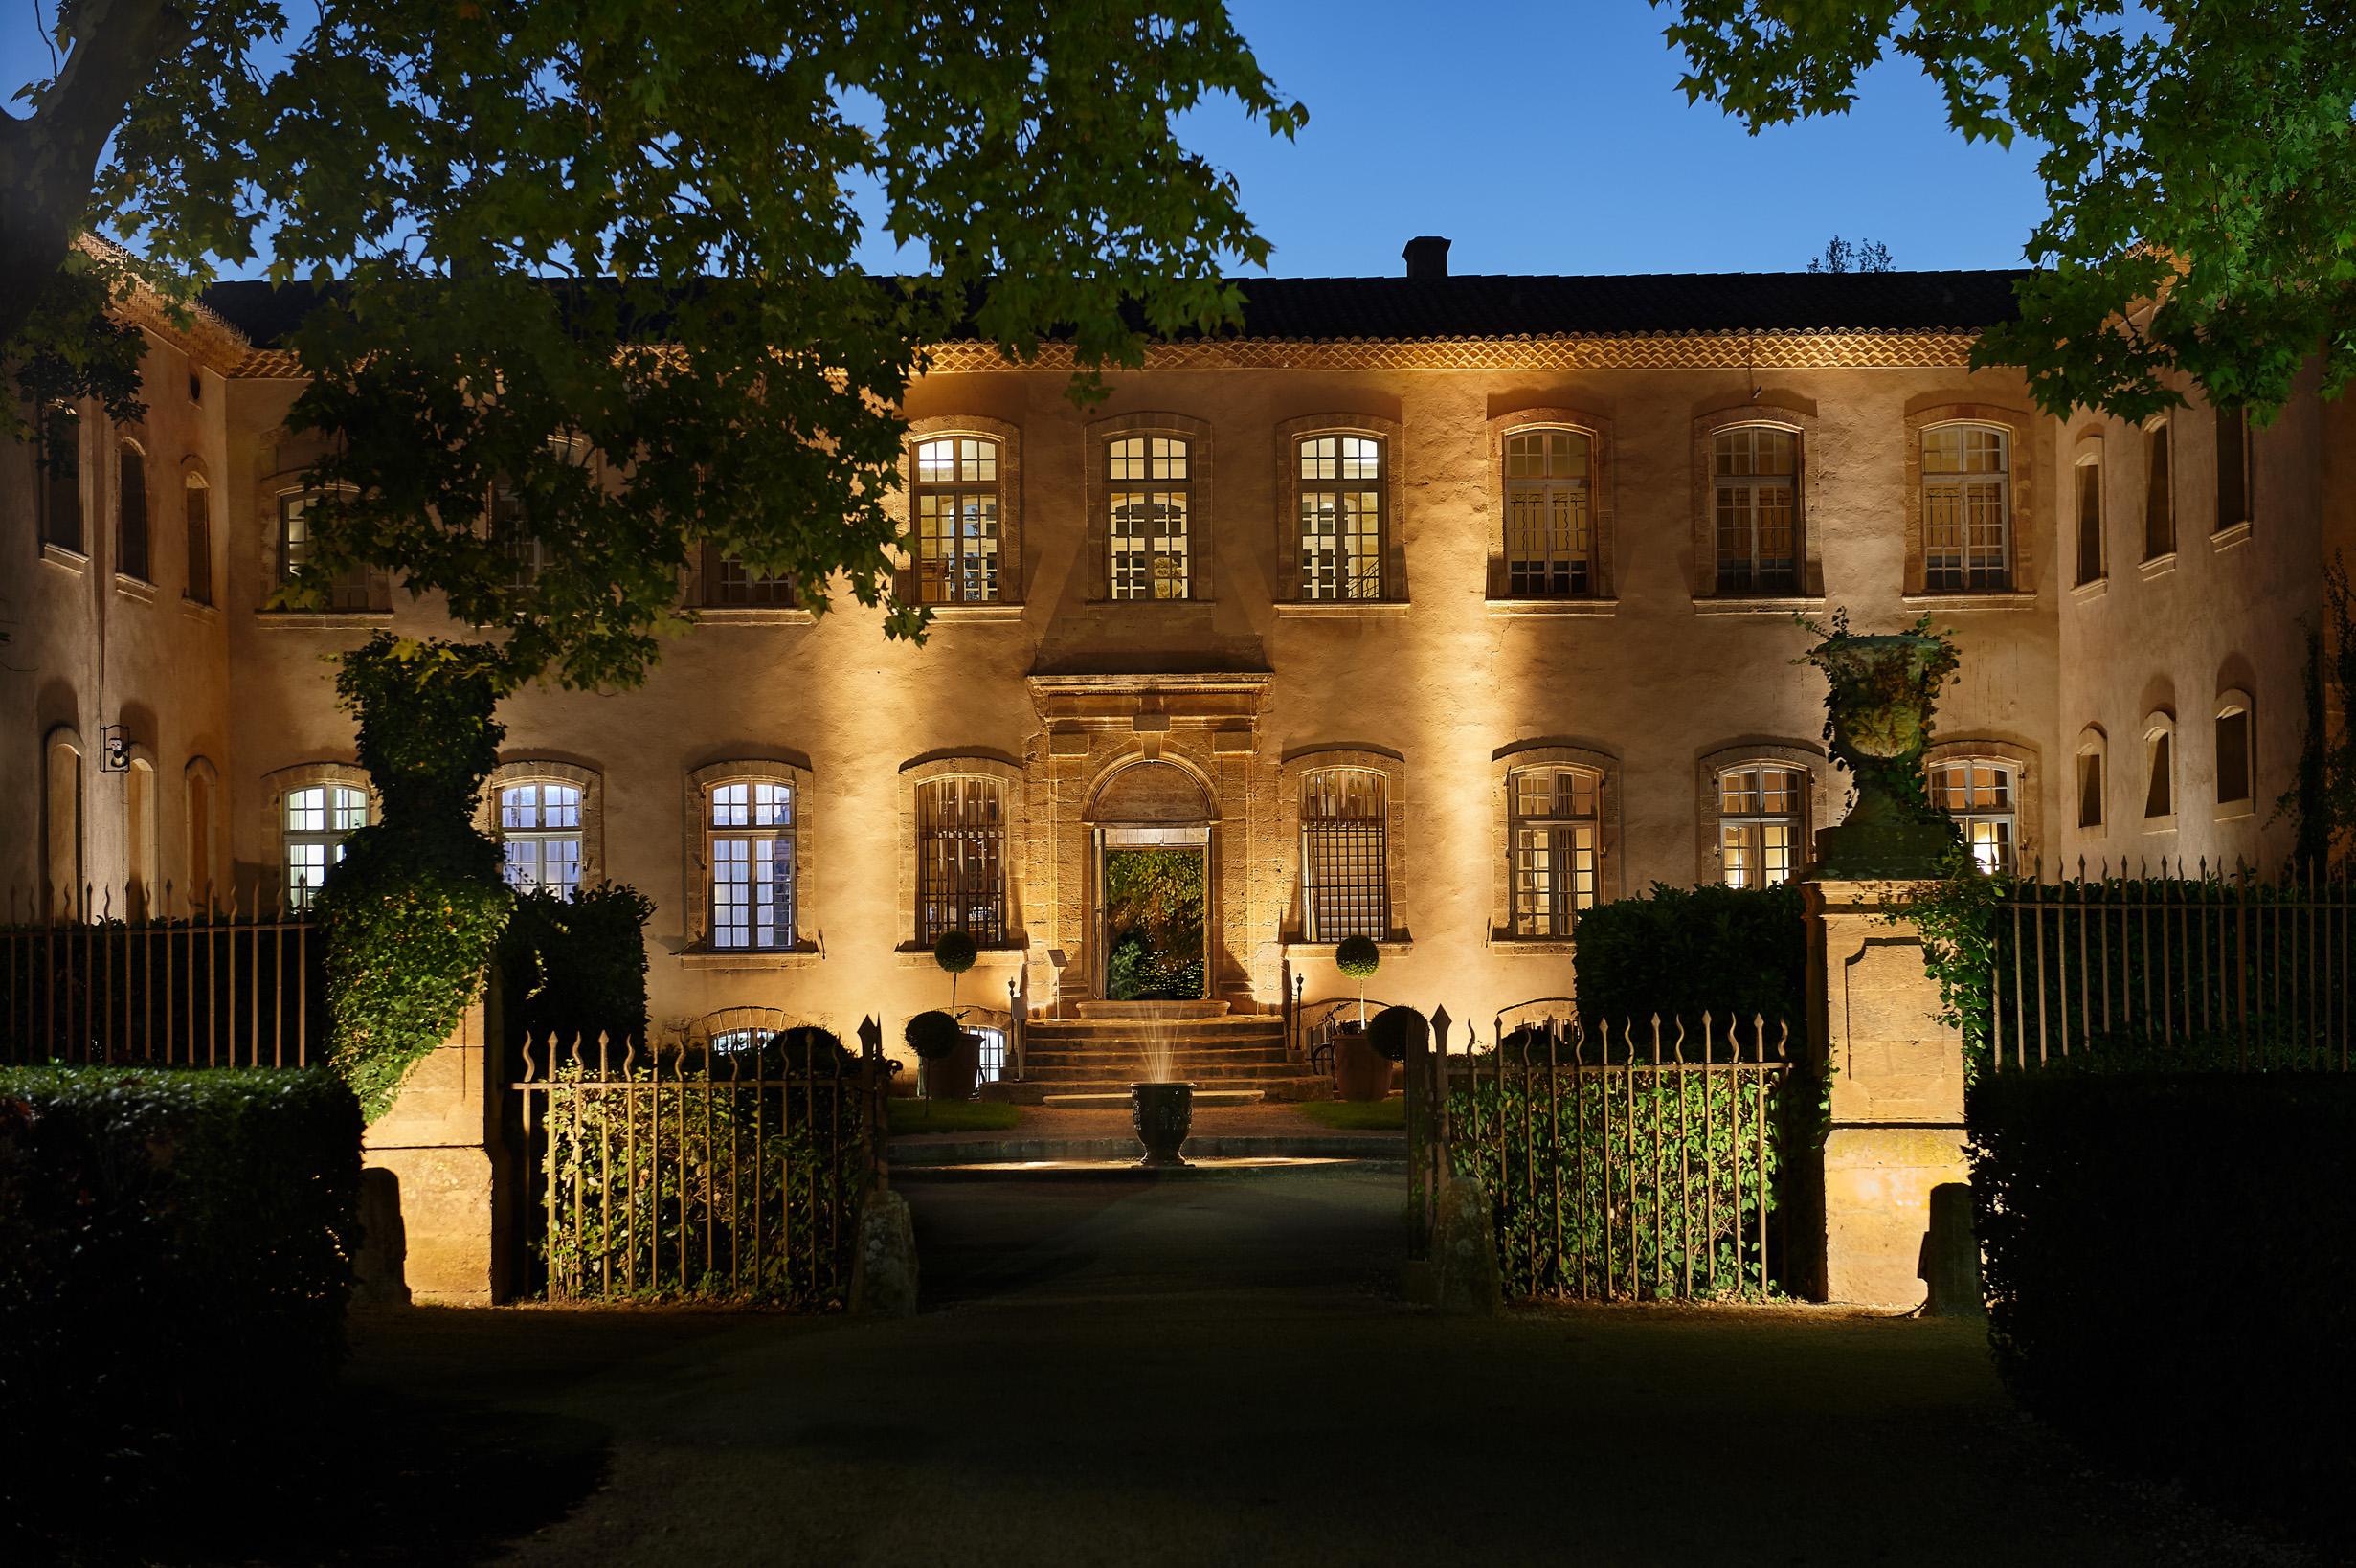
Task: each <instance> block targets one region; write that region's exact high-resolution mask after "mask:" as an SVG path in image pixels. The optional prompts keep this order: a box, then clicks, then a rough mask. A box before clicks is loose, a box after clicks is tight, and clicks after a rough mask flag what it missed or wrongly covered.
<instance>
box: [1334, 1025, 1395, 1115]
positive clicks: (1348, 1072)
mask: <svg viewBox="0 0 2356 1568" xmlns="http://www.w3.org/2000/svg"><path fill="white" fill-rule="evenodd" d="M1334 1092H1335V1093H1336V1094H1338V1095H1340V1096H1341V1097H1342V1098H1343V1099H1345V1100H1380V1099H1382V1098H1383V1097H1384V1096H1386V1095H1388V1094H1389V1093H1390V1092H1391V1059H1390V1058H1389V1057H1386V1056H1384V1055H1383V1054H1382V1053H1381V1052H1380V1051H1378V1050H1376V1049H1375V1048H1374V1047H1373V1046H1372V1045H1370V1044H1368V1043H1367V1042H1366V1035H1365V1032H1364V1031H1362V1030H1358V1029H1349V1028H1344V1029H1337V1030H1335V1032H1334Z"/></svg>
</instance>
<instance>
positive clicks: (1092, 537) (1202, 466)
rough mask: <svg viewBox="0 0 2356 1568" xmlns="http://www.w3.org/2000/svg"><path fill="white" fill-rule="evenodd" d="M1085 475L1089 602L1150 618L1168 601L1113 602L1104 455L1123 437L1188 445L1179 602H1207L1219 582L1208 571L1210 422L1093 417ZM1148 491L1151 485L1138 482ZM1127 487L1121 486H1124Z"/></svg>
mask: <svg viewBox="0 0 2356 1568" xmlns="http://www.w3.org/2000/svg"><path fill="white" fill-rule="evenodd" d="M1087 435H1088V439H1087V441H1086V442H1085V443H1084V445H1085V449H1086V451H1087V453H1088V458H1087V472H1086V473H1085V474H1084V475H1083V476H1082V482H1081V493H1082V496H1083V497H1084V504H1085V505H1086V507H1087V525H1086V527H1085V530H1084V532H1085V535H1086V541H1087V544H1086V548H1087V550H1088V603H1090V604H1117V605H1119V606H1120V607H1121V609H1122V610H1123V611H1124V612H1126V611H1130V610H1137V609H1143V610H1145V611H1146V612H1147V613H1148V614H1151V613H1152V612H1151V606H1153V605H1155V604H1156V603H1163V604H1166V603H1169V602H1171V601H1168V600H1154V599H1115V598H1114V597H1113V596H1112V520H1111V514H1110V511H1109V508H1110V506H1111V499H1110V498H1111V492H1112V482H1111V480H1110V479H1109V478H1107V477H1106V474H1105V464H1106V461H1107V454H1108V453H1109V452H1110V451H1111V446H1112V443H1113V442H1114V441H1116V440H1118V439H1120V438H1121V437H1127V436H1175V437H1178V438H1180V439H1182V440H1183V441H1185V442H1186V472H1187V475H1188V482H1187V499H1188V506H1189V510H1188V513H1187V518H1186V597H1185V598H1184V599H1182V600H1178V601H1177V602H1178V603H1182V604H1203V603H1208V602H1209V601H1210V599H1211V597H1212V594H1213V586H1212V585H1213V584H1214V583H1215V582H1216V581H1217V578H1216V576H1215V574H1214V572H1213V571H1212V568H1213V565H1214V561H1215V550H1216V542H1217V539H1218V528H1217V526H1216V525H1215V523H1214V521H1213V520H1214V519H1215V518H1216V517H1217V515H1218V514H1217V513H1216V512H1214V511H1213V510H1212V508H1211V473H1212V469H1211V425H1210V422H1209V421H1208V420H1204V419H1197V418H1193V417H1191V416H1189V415H1187V414H1168V413H1162V412H1158V411H1154V412H1147V413H1142V414H1115V415H1113V416H1111V417H1110V418H1105V419H1091V420H1090V421H1088V432H1087ZM1139 483H1140V484H1143V485H1144V486H1145V487H1147V488H1151V487H1152V482H1151V481H1140V482H1139ZM1126 487H1127V486H1126V485H1124V488H1126Z"/></svg>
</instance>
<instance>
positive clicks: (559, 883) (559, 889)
mask: <svg viewBox="0 0 2356 1568" xmlns="http://www.w3.org/2000/svg"><path fill="white" fill-rule="evenodd" d="M499 847H500V862H501V874H502V875H503V876H504V877H505V879H506V884H507V885H508V886H510V887H512V888H514V889H515V890H516V891H517V892H519V893H523V892H531V891H534V890H535V889H542V888H545V889H546V890H547V891H549V892H551V893H554V894H555V895H556V896H557V897H558V898H571V897H572V895H573V893H574V892H576V891H578V890H579V888H580V885H581V792H580V789H579V787H578V786H577V785H572V784H556V783H543V782H536V781H535V782H533V783H528V784H509V785H506V786H505V787H504V788H503V789H501V790H500V792H499Z"/></svg>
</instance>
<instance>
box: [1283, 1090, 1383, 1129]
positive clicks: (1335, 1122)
mask: <svg viewBox="0 0 2356 1568" xmlns="http://www.w3.org/2000/svg"><path fill="white" fill-rule="evenodd" d="M1292 1109H1295V1110H1297V1111H1299V1112H1300V1113H1301V1114H1302V1115H1304V1116H1306V1117H1308V1118H1309V1119H1310V1120H1311V1121H1313V1122H1315V1123H1317V1124H1318V1125H1319V1126H1321V1127H1330V1128H1332V1129H1334V1130H1335V1131H1336V1132H1397V1131H1404V1130H1405V1128H1406V1125H1407V1102H1406V1100H1405V1098H1404V1097H1403V1096H1401V1095H1397V1094H1394V1095H1392V1096H1391V1097H1390V1098H1389V1099H1387V1100H1304V1101H1302V1102H1301V1103H1300V1104H1299V1105H1297V1106H1294V1107H1293V1108H1292Z"/></svg>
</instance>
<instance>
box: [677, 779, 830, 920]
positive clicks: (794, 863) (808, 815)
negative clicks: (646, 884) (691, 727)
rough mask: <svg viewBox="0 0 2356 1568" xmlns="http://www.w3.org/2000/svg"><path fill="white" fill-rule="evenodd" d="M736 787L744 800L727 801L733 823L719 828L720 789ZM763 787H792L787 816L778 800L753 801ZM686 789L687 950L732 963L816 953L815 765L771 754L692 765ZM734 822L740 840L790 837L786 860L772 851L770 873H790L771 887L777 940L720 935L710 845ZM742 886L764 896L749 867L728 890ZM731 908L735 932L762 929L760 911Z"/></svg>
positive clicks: (787, 798) (786, 803)
mask: <svg viewBox="0 0 2356 1568" xmlns="http://www.w3.org/2000/svg"><path fill="white" fill-rule="evenodd" d="M739 785H741V786H744V788H745V798H744V799H743V800H741V801H735V802H729V812H728V815H729V817H730V818H731V820H730V821H729V822H728V823H723V824H718V825H715V820H714V807H715V804H718V803H720V802H719V797H718V795H717V792H720V791H723V790H727V789H729V788H730V787H733V786H739ZM761 785H769V786H776V787H781V788H782V789H784V790H785V791H787V792H788V794H787V795H786V796H785V798H784V802H783V812H782V816H783V820H778V819H777V818H778V817H779V812H778V811H777V809H776V807H775V806H774V805H767V806H764V805H763V804H762V802H761V801H760V800H758V799H756V797H755V795H754V794H753V791H754V787H755V786H761ZM684 788H685V795H684V802H683V806H684V810H683V811H682V814H681V817H682V823H681V825H682V827H683V828H684V831H685V849H684V854H683V856H682V857H681V863H682V864H683V865H684V867H685V868H686V878H685V886H684V892H685V894H686V903H685V907H686V911H687V947H688V951H689V952H694V953H721V954H724V955H726V956H727V957H729V958H730V959H732V960H744V961H750V962H758V961H759V960H761V959H762V958H764V957H774V956H775V955H777V954H779V953H788V952H816V951H817V942H816V939H815V933H816V932H817V930H819V926H818V923H817V921H816V919H815V915H814V911H813V909H812V908H811V907H810V905H809V902H808V891H809V889H810V887H811V886H812V883H811V881H810V865H811V858H812V857H811V848H812V844H813V843H814V841H815V840H816V837H817V836H816V834H815V833H814V832H813V831H812V825H811V824H812V810H811V790H810V770H809V769H807V768H805V767H802V766H801V765H799V764H798V763H793V762H786V761H782V760H779V759H777V758H774V757H736V758H731V759H729V761H726V762H714V763H708V764H707V765H705V766H704V767H701V768H698V769H695V770H694V771H693V772H691V773H688V774H687V775H686V778H685V781H684ZM771 799H772V800H774V796H773V797H771ZM738 818H741V820H738ZM729 827H738V828H742V829H743V830H744V832H743V833H742V834H739V835H736V836H735V837H737V838H761V839H764V840H785V843H784V854H783V856H782V858H780V857H776V856H773V858H772V859H771V861H770V862H769V864H770V867H771V873H772V875H773V877H774V873H775V871H776V870H778V869H780V868H782V869H783V870H784V871H785V872H786V873H787V883H786V885H782V886H781V885H778V884H777V883H775V882H774V881H773V882H771V883H770V884H769V893H768V897H769V898H770V900H771V901H772V902H771V904H770V906H769V908H770V918H771V920H772V921H773V922H774V923H776V924H774V925H773V930H774V940H773V941H772V942H770V943H768V944H763V943H760V942H758V941H751V940H748V941H746V942H741V943H729V944H726V945H724V944H723V943H722V942H721V941H720V940H718V937H719V934H720V933H719V932H718V931H717V930H715V921H714V911H713V896H712V889H713V873H712V864H713V862H712V853H713V842H714V835H715V834H720V835H722V836H724V837H726V836H728V834H727V830H728V829H729ZM729 885H730V886H731V887H739V886H740V885H741V888H742V889H744V890H745V891H743V893H742V896H743V897H745V898H757V897H758V896H759V894H758V892H757V888H758V886H759V884H758V882H757V880H756V879H755V878H754V877H753V875H752V872H751V871H750V870H748V871H747V873H746V875H745V877H743V878H741V879H739V880H738V882H736V883H730V884H729ZM780 901H782V902H780ZM730 912H731V915H732V917H733V916H741V917H742V918H731V921H730V928H731V930H741V931H746V932H750V931H752V930H756V929H757V926H758V919H759V916H758V913H757V911H753V912H752V913H747V912H746V910H744V909H741V908H734V907H732V908H731V911H730ZM789 937H790V940H789V939H788V938H789Z"/></svg>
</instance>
